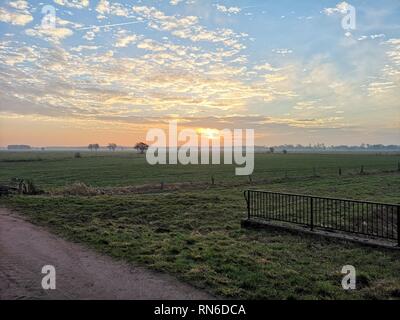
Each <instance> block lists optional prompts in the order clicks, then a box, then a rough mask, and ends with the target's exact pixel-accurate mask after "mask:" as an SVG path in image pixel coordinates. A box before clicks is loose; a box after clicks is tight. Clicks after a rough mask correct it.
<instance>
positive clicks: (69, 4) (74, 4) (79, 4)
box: [54, 0, 90, 9]
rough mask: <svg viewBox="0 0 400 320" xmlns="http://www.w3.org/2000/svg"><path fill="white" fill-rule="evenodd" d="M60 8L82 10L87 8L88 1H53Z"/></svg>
mask: <svg viewBox="0 0 400 320" xmlns="http://www.w3.org/2000/svg"><path fill="white" fill-rule="evenodd" d="M54 2H55V3H57V4H58V5H60V6H66V7H69V8H76V9H83V8H87V7H89V4H90V3H89V0H54Z"/></svg>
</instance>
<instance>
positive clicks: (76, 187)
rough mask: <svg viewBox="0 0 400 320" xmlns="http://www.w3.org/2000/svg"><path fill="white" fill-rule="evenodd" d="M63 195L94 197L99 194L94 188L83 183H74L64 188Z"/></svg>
mask: <svg viewBox="0 0 400 320" xmlns="http://www.w3.org/2000/svg"><path fill="white" fill-rule="evenodd" d="M63 194H65V195H71V196H94V195H97V194H99V192H98V190H97V189H96V188H92V187H90V186H87V185H86V184H84V183H83V182H75V183H73V184H71V185H68V186H66V187H65V188H64V190H63Z"/></svg>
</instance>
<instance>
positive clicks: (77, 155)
mask: <svg viewBox="0 0 400 320" xmlns="http://www.w3.org/2000/svg"><path fill="white" fill-rule="evenodd" d="M74 158H75V159H79V158H82V155H81V153H80V152H75V154H74Z"/></svg>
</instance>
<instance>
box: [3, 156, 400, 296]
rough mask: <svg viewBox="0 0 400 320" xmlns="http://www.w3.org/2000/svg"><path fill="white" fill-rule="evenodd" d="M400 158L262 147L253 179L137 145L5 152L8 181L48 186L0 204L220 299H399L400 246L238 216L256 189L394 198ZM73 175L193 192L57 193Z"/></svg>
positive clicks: (398, 196) (91, 181) (398, 198)
mask: <svg viewBox="0 0 400 320" xmlns="http://www.w3.org/2000/svg"><path fill="white" fill-rule="evenodd" d="M399 160H400V156H399V155H385V154H287V155H283V154H256V160H255V171H254V174H253V175H252V179H251V181H250V180H249V178H248V177H236V176H234V167H233V166H222V165H221V166H211V165H199V166H180V165H177V166H149V165H148V164H146V162H145V159H144V156H143V155H139V154H135V153H130V152H115V153H112V152H99V153H97V154H96V153H95V152H83V153H82V158H74V153H73V152H17V153H11V152H0V181H1V182H6V181H9V180H10V179H11V178H16V177H18V178H24V179H32V180H33V181H34V182H35V184H37V186H38V187H39V188H41V189H43V190H44V191H46V193H44V194H42V195H36V196H26V195H24V196H22V195H14V196H9V197H2V198H0V204H1V205H3V206H7V207H10V208H13V209H16V210H18V211H19V212H21V213H22V214H24V215H25V216H26V217H27V218H28V219H29V220H30V221H32V222H33V223H36V224H39V225H42V226H45V227H46V228H48V229H49V230H51V231H52V232H54V233H56V234H59V235H60V236H62V237H65V238H67V239H69V240H71V241H77V242H80V243H83V244H85V245H87V246H89V247H91V248H94V249H95V250H98V251H100V252H102V253H105V254H108V255H110V256H112V257H114V258H115V259H120V260H124V261H127V262H130V263H134V264H139V265H143V266H146V267H148V268H150V269H153V270H157V271H160V272H167V273H170V274H172V275H174V276H176V277H178V278H180V279H182V280H184V281H186V282H188V283H191V284H193V285H195V286H197V287H199V288H204V290H207V291H209V292H211V293H213V294H215V295H216V296H220V297H225V298H244V299H360V298H362V299H398V298H400V252H396V251H389V250H385V249H376V248H370V247H364V246H361V245H358V244H354V243H346V242H341V241H334V240H331V239H324V240H321V239H315V238H313V237H310V236H306V235H303V236H301V235H293V234H290V233H287V232H284V231H271V230H247V229H242V228H241V227H240V220H241V219H242V218H243V217H244V216H245V201H244V199H243V190H244V189H246V188H251V187H257V188H258V189H265V190H271V191H282V192H294V193H300V194H314V195H319V196H334V197H344V198H352V199H361V200H372V201H382V202H391V203H399V202H400V172H399V171H398V162H399ZM361 166H363V167H364V173H363V174H360V170H361V169H360V168H361ZM339 168H341V170H342V175H339V174H338V170H339ZM211 176H213V177H214V178H215V185H212V184H211ZM74 182H83V183H85V184H87V185H89V186H92V187H122V186H130V185H143V184H152V183H153V184H157V185H158V184H160V182H164V183H165V184H173V183H180V182H191V183H192V184H193V187H191V188H180V189H177V190H161V189H160V190H158V191H157V192H154V191H152V192H151V193H150V192H149V193H146V192H142V193H127V194H123V195H120V194H118V195H114V194H112V193H111V194H106V195H96V196H82V195H75V196H70V195H63V194H62V193H61V194H57V195H55V194H52V191H53V190H63V188H65V187H66V186H68V185H69V184H71V183H74ZM200 183H201V185H200ZM347 264H350V265H354V266H355V267H356V270H357V279H358V280H357V290H354V291H345V290H343V289H342V287H341V279H342V276H343V275H342V274H341V273H340V271H341V268H342V266H343V265H347Z"/></svg>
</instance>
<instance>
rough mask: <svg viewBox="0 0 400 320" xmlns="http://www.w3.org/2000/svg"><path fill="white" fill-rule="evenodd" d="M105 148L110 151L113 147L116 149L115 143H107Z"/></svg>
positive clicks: (113, 149)
mask: <svg viewBox="0 0 400 320" xmlns="http://www.w3.org/2000/svg"><path fill="white" fill-rule="evenodd" d="M107 148H108V150H110V151H115V149H117V145H116V144H115V143H109V144H108V146H107Z"/></svg>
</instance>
